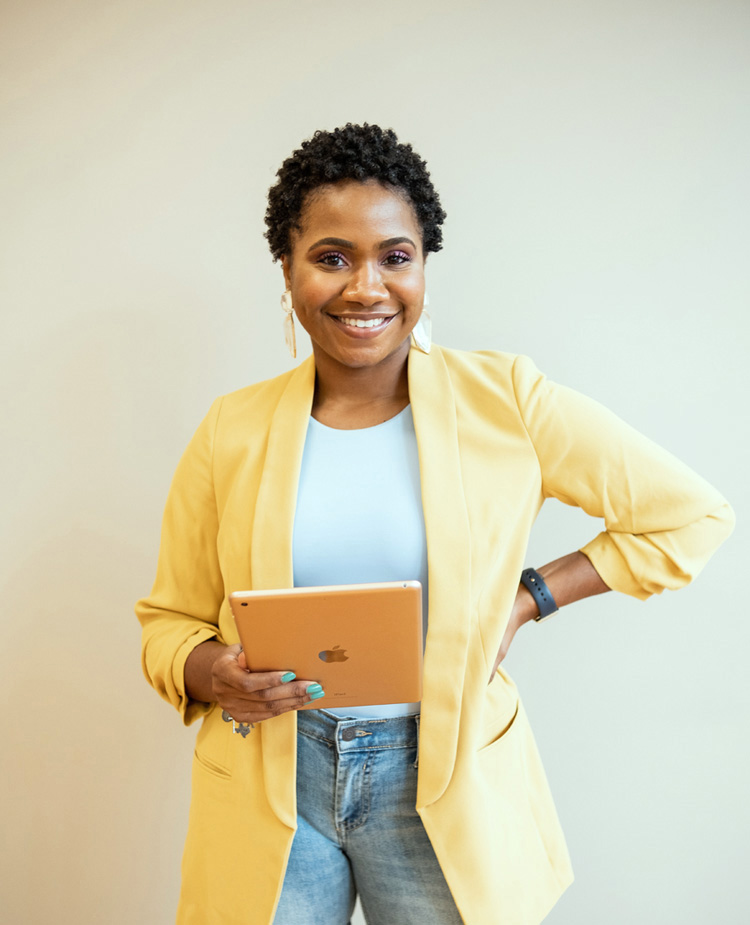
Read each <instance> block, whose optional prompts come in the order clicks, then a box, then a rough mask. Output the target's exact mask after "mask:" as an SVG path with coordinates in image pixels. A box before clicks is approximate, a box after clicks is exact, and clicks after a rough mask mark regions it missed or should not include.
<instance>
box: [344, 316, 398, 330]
mask: <svg viewBox="0 0 750 925" xmlns="http://www.w3.org/2000/svg"><path fill="white" fill-rule="evenodd" d="M339 320H340V321H343V322H344V324H348V325H349V327H352V328H374V327H377V326H378V325H379V324H383V323H385V321H387V319H386V318H368V319H364V318H340V319H339Z"/></svg>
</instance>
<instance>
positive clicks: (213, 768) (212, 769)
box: [193, 748, 232, 780]
mask: <svg viewBox="0 0 750 925" xmlns="http://www.w3.org/2000/svg"><path fill="white" fill-rule="evenodd" d="M193 755H194V757H195V760H196V761H197V762H198V764H199V765H200V766H201V767H202V768H203V770H204V771H208V773H209V774H213V775H214V776H215V777H221V778H222V779H223V780H231V779H232V774H231V772H230V770H229V768H225V767H223V766H222V765H220V764H217V763H216V762H215V761H212V760H211V759H210V758H209V757H208V755H204V754H203V753H202V752H199V751H198V749H197V748H196V750H195V751H194V752H193Z"/></svg>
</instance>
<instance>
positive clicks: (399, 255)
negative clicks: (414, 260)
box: [384, 251, 411, 267]
mask: <svg viewBox="0 0 750 925" xmlns="http://www.w3.org/2000/svg"><path fill="white" fill-rule="evenodd" d="M410 261H411V257H410V256H409V255H408V254H407V253H405V252H404V251H392V252H391V253H390V254H388V256H387V257H386V258H385V261H384V262H385V263H387V264H389V265H390V266H392V267H399V266H401V264H402V263H409V262H410Z"/></svg>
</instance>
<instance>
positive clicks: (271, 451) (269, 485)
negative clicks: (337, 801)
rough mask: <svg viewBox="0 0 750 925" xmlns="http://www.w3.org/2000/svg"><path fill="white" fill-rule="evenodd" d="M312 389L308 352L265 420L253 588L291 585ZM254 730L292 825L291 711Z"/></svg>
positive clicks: (271, 784) (274, 800)
mask: <svg viewBox="0 0 750 925" xmlns="http://www.w3.org/2000/svg"><path fill="white" fill-rule="evenodd" d="M314 388H315V362H314V360H313V358H312V357H309V358H308V359H307V360H305V361H304V362H303V363H301V364H300V365H299V366H298V367H297V369H296V370H295V371H294V373H293V374H292V376H291V378H290V380H289V384H288V385H287V387H286V389H285V390H284V392H283V394H282V396H281V400H280V401H279V403H278V405H277V407H276V411H275V413H274V416H273V420H272V422H271V429H270V432H269V435H268V449H267V452H266V460H265V464H264V466H263V476H262V478H261V482H260V489H259V491H258V500H257V504H256V508H255V519H254V521H253V538H252V543H251V547H250V550H251V552H250V561H251V567H252V575H253V588H254V589H269V588H291V587H292V586H293V584H294V574H293V569H292V536H293V531H294V513H295V509H296V505H297V484H298V482H299V472H300V467H301V465H302V453H303V450H304V446H305V435H306V434H307V425H308V421H309V418H310V410H311V408H312V400H313V391H314ZM281 667H283V666H281ZM258 730H259V731H260V735H261V738H262V743H263V775H264V778H265V790H266V796H267V798H268V802H269V804H270V805H271V807H272V809H273V811H274V812H275V813H276V815H277V816H278V817H279V819H280V820H281V821H282V822H284V823H285V824H286V825H288V826H291V827H292V828H294V827H295V826H296V821H295V807H296V788H295V785H296V778H297V773H296V770H297V769H296V745H297V714H296V713H295V712H292V713H285V714H283V715H282V716H277V717H275V718H274V719H272V720H267V721H266V722H264V723H260V724H259V726H258V729H257V730H256V731H258Z"/></svg>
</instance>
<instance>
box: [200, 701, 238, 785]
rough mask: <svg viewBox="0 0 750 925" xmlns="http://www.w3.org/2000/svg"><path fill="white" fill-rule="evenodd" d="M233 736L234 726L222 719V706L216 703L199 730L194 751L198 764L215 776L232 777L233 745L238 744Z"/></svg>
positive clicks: (227, 778) (226, 778) (225, 778)
mask: <svg viewBox="0 0 750 925" xmlns="http://www.w3.org/2000/svg"><path fill="white" fill-rule="evenodd" d="M232 738H233V736H232V727H231V725H230V724H229V723H225V722H224V720H222V718H221V708H220V707H219V705H218V704H216V705H215V706H214V708H213V710H212V711H211V712H210V713H209V714H208V715H207V716H206V718H205V719H204V720H203V725H202V726H201V728H200V731H199V732H198V738H197V739H196V742H195V752H194V756H195V761H196V762H197V764H198V765H199V766H200V767H201V768H202V769H203V770H204V771H208V773H209V774H213V775H214V777H221V778H222V779H224V780H229V779H230V778H231V777H232V766H231V765H232V748H231V746H232V745H235V746H236V745H237V744H238V743H237V742H234V743H233V742H232ZM237 738H239V736H237ZM243 742H244V740H243ZM239 744H242V742H240V743H239Z"/></svg>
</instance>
